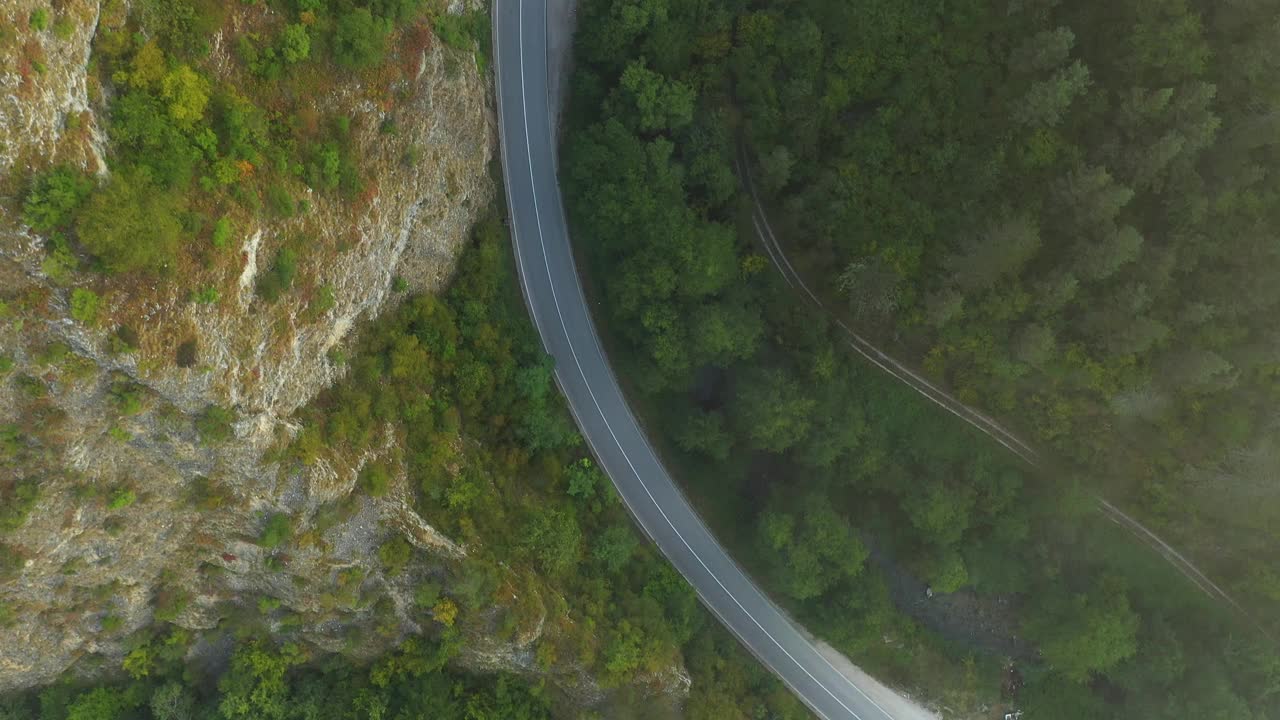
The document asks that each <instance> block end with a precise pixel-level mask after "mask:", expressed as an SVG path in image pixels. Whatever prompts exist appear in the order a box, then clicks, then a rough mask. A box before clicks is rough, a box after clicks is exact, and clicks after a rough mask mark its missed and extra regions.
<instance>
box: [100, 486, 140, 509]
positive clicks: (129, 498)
mask: <svg viewBox="0 0 1280 720" xmlns="http://www.w3.org/2000/svg"><path fill="white" fill-rule="evenodd" d="M137 501H138V496H137V494H136V493H134V492H133V491H132V490H130V489H129V488H117V489H116V490H114V491H113V492H112V493H111V499H110V500H109V501H108V502H107V509H108V510H123V509H125V508H127V507H129V506H130V505H132V504H134V503H135V502H137Z"/></svg>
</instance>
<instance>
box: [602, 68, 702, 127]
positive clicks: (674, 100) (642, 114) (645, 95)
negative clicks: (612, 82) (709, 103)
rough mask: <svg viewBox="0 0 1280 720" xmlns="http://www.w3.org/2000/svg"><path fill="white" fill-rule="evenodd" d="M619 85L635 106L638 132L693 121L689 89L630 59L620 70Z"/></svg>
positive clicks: (681, 124)
mask: <svg viewBox="0 0 1280 720" xmlns="http://www.w3.org/2000/svg"><path fill="white" fill-rule="evenodd" d="M620 87H621V88H622V91H623V92H624V93H625V95H626V97H627V99H628V102H630V103H631V104H632V105H633V107H635V113H634V115H635V117H636V119H637V122H638V125H639V128H640V131H641V132H646V133H649V132H656V131H663V130H676V129H679V128H682V127H684V126H686V125H688V124H689V123H690V122H692V121H693V104H694V98H695V95H694V92H693V89H692V88H690V87H688V86H686V85H684V84H683V83H680V82H677V81H673V80H670V79H668V78H665V77H663V76H662V75H660V74H659V73H656V72H653V71H652V70H650V69H648V68H647V67H645V66H644V64H643V63H639V62H633V63H632V64H631V65H629V66H627V69H626V70H625V71H623V73H622V79H621V82H620Z"/></svg>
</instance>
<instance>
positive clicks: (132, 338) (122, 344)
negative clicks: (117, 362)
mask: <svg viewBox="0 0 1280 720" xmlns="http://www.w3.org/2000/svg"><path fill="white" fill-rule="evenodd" d="M138 343H139V340H138V333H136V332H134V330H133V328H131V327H129V326H128V325H121V326H120V327H117V328H116V331H115V334H113V335H112V336H111V337H110V338H108V339H107V349H108V350H109V351H111V352H112V353H113V354H116V355H119V354H121V353H131V352H133V351H135V350H137V349H138Z"/></svg>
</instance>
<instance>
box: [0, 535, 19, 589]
mask: <svg viewBox="0 0 1280 720" xmlns="http://www.w3.org/2000/svg"><path fill="white" fill-rule="evenodd" d="M22 565H23V558H22V554H21V553H19V552H18V551H17V550H16V549H14V548H12V547H10V546H8V545H5V544H3V543H0V581H4V580H8V579H9V578H11V577H13V576H14V575H17V574H18V573H19V572H20V571H21V570H22Z"/></svg>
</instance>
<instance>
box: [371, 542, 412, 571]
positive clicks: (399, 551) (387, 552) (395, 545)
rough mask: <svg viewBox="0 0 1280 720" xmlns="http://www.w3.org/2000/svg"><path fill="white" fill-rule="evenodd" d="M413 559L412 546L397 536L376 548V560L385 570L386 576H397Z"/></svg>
mask: <svg viewBox="0 0 1280 720" xmlns="http://www.w3.org/2000/svg"><path fill="white" fill-rule="evenodd" d="M412 557H413V546H412V545H410V544H409V541H408V540H405V539H404V538H402V537H400V536H399V535H397V536H395V537H394V538H392V539H390V540H388V541H386V542H384V543H382V546H381V547H379V548H378V559H379V560H381V561H382V565H383V567H385V568H386V569H387V574H388V575H399V574H400V573H402V572H404V568H405V566H406V565H408V564H409V560H410V559H411V558H412Z"/></svg>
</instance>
